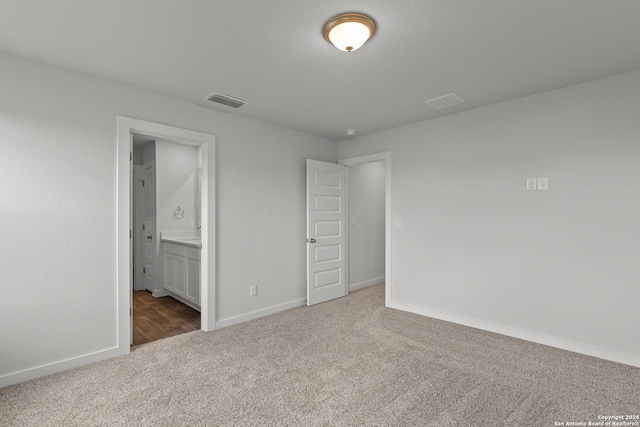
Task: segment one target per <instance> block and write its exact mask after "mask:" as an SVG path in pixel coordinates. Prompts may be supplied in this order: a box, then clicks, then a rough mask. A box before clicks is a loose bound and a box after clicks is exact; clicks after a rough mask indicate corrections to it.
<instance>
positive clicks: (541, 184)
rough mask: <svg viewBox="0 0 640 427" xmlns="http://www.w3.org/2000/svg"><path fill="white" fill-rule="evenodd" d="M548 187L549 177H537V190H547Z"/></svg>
mask: <svg viewBox="0 0 640 427" xmlns="http://www.w3.org/2000/svg"><path fill="white" fill-rule="evenodd" d="M548 189H549V177H547V176H542V177H540V178H538V190H548Z"/></svg>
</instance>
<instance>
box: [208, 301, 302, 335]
mask: <svg viewBox="0 0 640 427" xmlns="http://www.w3.org/2000/svg"><path fill="white" fill-rule="evenodd" d="M306 305H307V300H306V299H299V300H295V301H291V302H287V303H284V304H278V305H273V306H271V307H267V308H263V309H261V310H256V311H252V312H250V313H245V314H240V315H238V316H232V317H227V318H226V319H221V320H218V321H217V322H216V329H220V328H226V327H227V326H232V325H236V324H238V323H243V322H248V321H249V320H254V319H259V318H261V317H265V316H269V315H270V314H275V313H279V312H281V311H284V310H289V309H291V308H297V307H302V306H306Z"/></svg>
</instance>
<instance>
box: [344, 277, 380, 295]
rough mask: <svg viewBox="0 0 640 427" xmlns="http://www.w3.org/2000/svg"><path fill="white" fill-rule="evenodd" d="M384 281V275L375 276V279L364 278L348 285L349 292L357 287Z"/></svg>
mask: <svg viewBox="0 0 640 427" xmlns="http://www.w3.org/2000/svg"><path fill="white" fill-rule="evenodd" d="M383 282H384V276H382V277H376V278H375V279H371V280H366V281H364V282H360V283H354V284H350V285H349V292H353V291H357V290H358V289H362V288H366V287H367V286H371V285H377V284H379V283H383Z"/></svg>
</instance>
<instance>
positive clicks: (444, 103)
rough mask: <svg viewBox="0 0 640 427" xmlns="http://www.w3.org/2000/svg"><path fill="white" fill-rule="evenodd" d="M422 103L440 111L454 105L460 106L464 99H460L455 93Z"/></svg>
mask: <svg viewBox="0 0 640 427" xmlns="http://www.w3.org/2000/svg"><path fill="white" fill-rule="evenodd" d="M424 102H426V103H427V104H429V105H431V106H432V107H433V108H435V109H436V110H442V109H443V108H449V107H453V106H454V105H458V104H462V103H463V102H464V99H462V98H460V97H459V96H458V95H456V94H455V93H450V94H448V95H444V96H440V97H438V98H433V99H428V100H426V101H424Z"/></svg>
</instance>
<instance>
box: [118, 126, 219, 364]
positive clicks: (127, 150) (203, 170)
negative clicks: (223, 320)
mask: <svg viewBox="0 0 640 427" xmlns="http://www.w3.org/2000/svg"><path fill="white" fill-rule="evenodd" d="M117 124H118V142H117V144H118V145H117V147H118V186H117V189H118V208H117V209H118V216H117V218H118V220H117V233H118V237H117V265H118V271H117V280H118V286H117V289H118V295H117V300H118V313H117V319H118V329H117V330H118V337H117V342H118V353H119V354H127V353H129V352H130V344H131V343H132V337H133V286H134V284H135V283H136V280H134V273H133V271H134V267H133V266H134V247H133V241H134V239H133V234H134V225H135V224H134V215H133V210H134V209H133V202H134V200H133V184H134V173H133V169H134V168H133V163H134V162H133V157H134V144H133V141H134V136H136V135H138V136H142V137H143V138H149V139H154V140H156V141H158V140H160V141H164V142H170V143H173V144H178V145H181V146H183V147H184V146H191V147H195V150H197V157H198V172H199V177H200V179H199V181H198V182H199V186H198V189H197V191H196V194H197V195H196V198H198V200H199V202H198V203H199V208H198V209H193V210H192V212H191V213H192V214H194V215H195V213H196V211H197V212H199V217H195V216H194V217H193V218H188V217H187V220H189V219H192V220H193V225H194V228H196V227H197V226H200V230H199V237H200V241H201V248H200V249H199V250H198V254H197V258H198V259H197V261H198V263H197V264H195V263H191V264H189V265H188V266H186V267H185V268H187V269H189V271H190V273H189V274H191V276H190V277H197V279H198V280H197V283H198V286H197V287H198V289H197V293H198V296H199V302H200V310H201V316H200V327H199V329H202V330H205V331H210V330H213V329H215V263H214V262H213V261H214V260H215V219H214V218H213V213H214V212H215V197H214V195H213V194H212V193H213V192H214V189H215V136H214V135H210V134H205V133H200V132H195V131H191V130H186V129H181V128H176V127H172V126H167V125H162V124H158V123H153V122H147V121H143V120H138V119H133V118H129V117H122V116H118V118H117ZM209 189H211V192H210V191H209ZM210 193H211V194H210ZM174 204H175V203H174ZM173 209H174V211H173V212H177V213H176V214H175V216H174V217H173V218H178V217H180V218H181V217H182V216H181V215H182V213H183V212H184V207H183V206H178V207H177V208H176V207H175V206H174V207H173ZM209 212H211V215H209ZM166 216H167V215H165V216H164V217H166ZM196 224H198V225H196ZM145 228H146V227H145ZM160 228H162V227H160ZM147 231H149V230H148V229H145V230H144V233H146V232H147ZM161 232H162V230H160V229H159V227H157V226H156V227H155V234H156V235H152V234H151V235H149V234H145V236H144V237H145V239H149V241H158V239H161ZM174 237H175V236H174ZM155 250H156V253H155V256H156V257H158V252H157V251H159V245H157V244H156V245H155ZM185 256H186V255H185ZM191 258H196V256H193V257H191ZM162 261H164V260H162ZM185 261H187V260H186V258H185ZM155 273H157V274H158V275H159V272H157V271H156V272H155ZM152 274H153V270H152ZM185 274H186V273H185ZM143 276H144V273H143ZM185 277H186V278H187V279H186V280H187V281H189V279H188V277H189V276H185ZM137 282H138V287H140V286H139V283H140V278H138V280H137ZM143 283H144V279H143ZM189 283H191V282H189ZM192 287H193V286H192ZM154 291H155V292H156V293H157V295H156V296H163V295H162V293H163V287H161V286H159V285H158V284H155V285H154ZM186 302H187V303H188V302H189V301H186Z"/></svg>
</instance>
